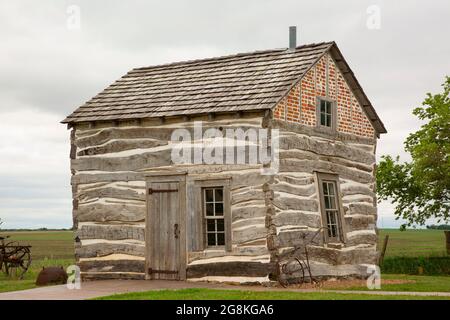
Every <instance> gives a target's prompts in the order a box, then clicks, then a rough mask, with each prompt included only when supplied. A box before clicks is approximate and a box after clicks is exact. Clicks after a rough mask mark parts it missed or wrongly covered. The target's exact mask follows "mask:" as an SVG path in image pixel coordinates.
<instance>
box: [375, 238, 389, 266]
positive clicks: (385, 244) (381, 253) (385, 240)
mask: <svg viewBox="0 0 450 320" xmlns="http://www.w3.org/2000/svg"><path fill="white" fill-rule="evenodd" d="M388 241H389V235H388V234H387V235H386V237H384V242H383V248H381V252H380V257H379V258H378V265H379V266H381V265H382V264H383V260H384V254H385V253H386V248H387V244H388Z"/></svg>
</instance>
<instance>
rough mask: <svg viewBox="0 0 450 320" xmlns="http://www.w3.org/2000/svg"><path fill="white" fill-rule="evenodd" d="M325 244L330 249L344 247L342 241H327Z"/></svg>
mask: <svg viewBox="0 0 450 320" xmlns="http://www.w3.org/2000/svg"><path fill="white" fill-rule="evenodd" d="M326 245H327V248H331V249H342V248H344V247H345V245H344V243H342V242H329V243H327V244H326Z"/></svg>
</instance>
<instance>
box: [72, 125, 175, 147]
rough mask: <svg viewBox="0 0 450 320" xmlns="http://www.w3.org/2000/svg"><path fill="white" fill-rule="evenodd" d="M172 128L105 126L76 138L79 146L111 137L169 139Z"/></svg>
mask: <svg viewBox="0 0 450 320" xmlns="http://www.w3.org/2000/svg"><path fill="white" fill-rule="evenodd" d="M173 130H174V128H151V127H149V128H106V129H103V130H101V131H100V132H98V133H96V134H93V135H91V136H87V137H82V138H78V139H76V142H75V143H76V145H77V146H78V147H79V148H87V147H91V146H95V145H101V144H104V143H106V142H108V141H109V140H112V139H145V138H147V139H154V140H159V141H169V140H170V137H171V135H172V132H173Z"/></svg>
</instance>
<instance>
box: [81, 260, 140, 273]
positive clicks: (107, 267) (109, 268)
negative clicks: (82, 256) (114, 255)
mask: <svg viewBox="0 0 450 320" xmlns="http://www.w3.org/2000/svg"><path fill="white" fill-rule="evenodd" d="M78 266H79V267H80V270H81V272H138V273H141V272H142V273H145V261H144V260H88V261H79V262H78Z"/></svg>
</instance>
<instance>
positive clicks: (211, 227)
mask: <svg viewBox="0 0 450 320" xmlns="http://www.w3.org/2000/svg"><path fill="white" fill-rule="evenodd" d="M215 222H216V220H214V219H207V220H206V231H208V232H210V231H216V223H215Z"/></svg>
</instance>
